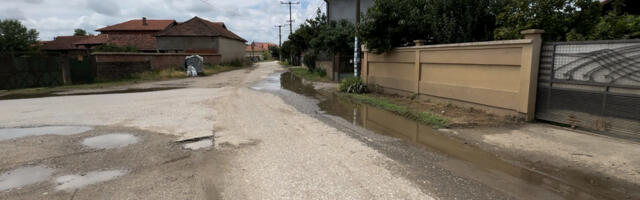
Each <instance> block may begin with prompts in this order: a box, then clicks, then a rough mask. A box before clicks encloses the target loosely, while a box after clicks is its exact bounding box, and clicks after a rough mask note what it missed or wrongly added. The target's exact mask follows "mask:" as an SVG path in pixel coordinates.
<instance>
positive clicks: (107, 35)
mask: <svg viewBox="0 0 640 200" xmlns="http://www.w3.org/2000/svg"><path fill="white" fill-rule="evenodd" d="M173 24H176V21H175V20H155V19H147V18H146V17H143V18H142V19H134V20H129V21H126V22H123V23H119V24H115V25H111V26H107V27H104V28H100V29H98V30H96V31H99V32H100V33H101V34H100V35H98V36H96V37H92V38H88V39H86V40H83V41H80V42H78V43H77V45H83V46H87V47H91V46H96V45H102V44H113V45H117V46H132V47H135V48H136V49H138V51H142V52H157V51H158V48H157V47H156V38H155V37H154V35H155V34H156V33H158V32H160V31H162V30H165V29H166V28H167V27H169V26H171V25H173Z"/></svg>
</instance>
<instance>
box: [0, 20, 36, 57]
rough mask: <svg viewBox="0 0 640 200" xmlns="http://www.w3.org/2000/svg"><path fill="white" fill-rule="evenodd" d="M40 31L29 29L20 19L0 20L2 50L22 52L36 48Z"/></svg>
mask: <svg viewBox="0 0 640 200" xmlns="http://www.w3.org/2000/svg"><path fill="white" fill-rule="evenodd" d="M37 40H38V31H36V30H35V29H27V27H25V26H24V25H22V24H21V23H20V22H19V21H18V20H13V19H5V20H0V52H20V51H30V50H34V49H36V48H37V47H36V43H37Z"/></svg>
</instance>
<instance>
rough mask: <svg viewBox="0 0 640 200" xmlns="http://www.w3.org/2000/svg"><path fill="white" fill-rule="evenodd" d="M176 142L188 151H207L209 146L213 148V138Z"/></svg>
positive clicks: (206, 137)
mask: <svg viewBox="0 0 640 200" xmlns="http://www.w3.org/2000/svg"><path fill="white" fill-rule="evenodd" d="M178 142H179V143H182V144H183V147H184V148H185V149H190V150H198V149H209V148H211V146H213V136H205V137H198V138H191V139H187V140H182V141H178Z"/></svg>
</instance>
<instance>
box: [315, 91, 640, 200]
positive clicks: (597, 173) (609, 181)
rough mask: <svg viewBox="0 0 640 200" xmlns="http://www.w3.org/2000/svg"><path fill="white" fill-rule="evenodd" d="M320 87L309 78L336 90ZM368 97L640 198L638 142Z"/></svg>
mask: <svg viewBox="0 0 640 200" xmlns="http://www.w3.org/2000/svg"><path fill="white" fill-rule="evenodd" d="M323 85H327V84H326V83H316V82H314V86H315V87H316V89H319V90H322V91H324V92H322V93H324V94H325V95H328V94H331V93H335V92H336V91H335V89H331V87H326V86H324V87H319V86H323ZM342 96H344V95H342ZM367 96H369V97H371V98H376V99H380V100H384V101H387V102H391V103H393V104H395V105H400V106H405V107H408V108H410V109H412V110H415V111H422V112H430V113H433V114H435V115H437V116H439V117H442V118H445V119H447V120H449V121H450V122H451V125H450V127H449V128H448V129H440V131H441V132H442V133H443V134H445V135H448V136H449V137H453V138H456V139H459V140H461V141H463V142H464V143H465V144H469V145H472V146H475V147H476V148H479V149H480V150H482V151H486V152H489V153H491V154H495V155H498V157H500V158H502V159H504V160H505V161H507V162H510V163H512V164H514V165H518V166H525V167H526V168H529V169H531V170H535V171H539V172H541V173H544V174H548V175H550V176H551V177H563V178H566V179H567V180H569V181H570V182H572V183H578V185H579V187H583V188H585V189H587V190H598V191H599V190H602V191H618V192H619V193H617V194H606V195H608V196H611V197H616V198H639V197H640V191H637V190H634V188H638V187H640V170H638V169H640V157H638V156H637V155H639V154H640V144H638V143H635V142H632V141H627V140H623V139H618V138H612V137H607V136H603V135H598V134H594V133H589V132H584V131H577V130H572V129H568V128H564V127H558V126H553V125H549V124H543V123H527V122H523V121H520V120H518V119H515V118H512V117H501V116H496V115H493V114H488V113H486V112H484V111H482V110H478V109H472V108H463V107H458V106H455V105H452V104H442V103H434V102H430V101H426V100H420V99H414V98H411V97H404V96H399V95H385V94H367ZM364 103H366V102H364Z"/></svg>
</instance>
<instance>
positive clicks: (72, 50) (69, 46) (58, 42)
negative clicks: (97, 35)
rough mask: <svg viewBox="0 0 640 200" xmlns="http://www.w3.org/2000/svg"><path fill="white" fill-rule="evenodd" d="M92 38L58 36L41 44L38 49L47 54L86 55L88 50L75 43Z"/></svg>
mask: <svg viewBox="0 0 640 200" xmlns="http://www.w3.org/2000/svg"><path fill="white" fill-rule="evenodd" d="M91 37H94V36H58V37H55V38H54V39H53V40H52V41H46V42H42V43H41V46H40V49H41V50H44V51H47V52H56V53H62V54H72V55H78V54H86V53H87V52H88V51H89V49H87V48H85V47H82V46H77V45H76V43H77V42H80V41H82V40H86V39H88V38H91Z"/></svg>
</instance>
